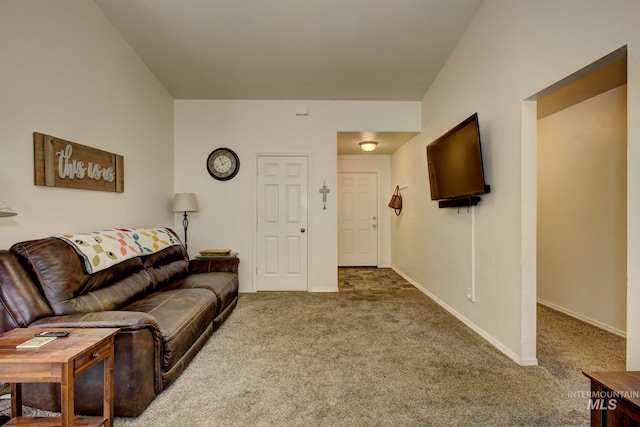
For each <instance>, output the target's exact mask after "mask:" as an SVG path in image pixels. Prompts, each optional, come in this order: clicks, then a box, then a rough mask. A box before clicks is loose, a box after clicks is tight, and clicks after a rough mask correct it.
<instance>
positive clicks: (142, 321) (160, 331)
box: [0, 230, 238, 417]
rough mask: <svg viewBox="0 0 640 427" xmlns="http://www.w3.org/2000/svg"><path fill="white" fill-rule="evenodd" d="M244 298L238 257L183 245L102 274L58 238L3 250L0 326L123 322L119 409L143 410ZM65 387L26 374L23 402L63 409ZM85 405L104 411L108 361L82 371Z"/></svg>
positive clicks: (78, 400) (79, 388) (79, 390)
mask: <svg viewBox="0 0 640 427" xmlns="http://www.w3.org/2000/svg"><path fill="white" fill-rule="evenodd" d="M169 231H170V230H169ZM172 233H173V232H172ZM237 300H238V259H237V258H226V259H194V260H189V258H188V254H187V253H186V251H185V249H184V247H183V246H182V245H176V246H169V247H167V248H165V249H162V250H161V251H159V252H156V253H153V254H150V255H141V256H136V257H135V258H131V259H128V260H126V261H123V262H120V263H118V264H115V265H113V266H111V267H109V268H107V269H105V270H102V271H99V272H96V273H93V274H88V273H87V272H86V269H85V265H84V262H83V260H82V258H81V257H80V256H79V255H78V253H77V252H76V251H75V250H74V249H73V248H72V247H71V246H69V245H68V244H67V243H65V242H63V241H62V240H59V239H57V238H43V239H39V240H31V241H25V242H20V243H16V244H15V245H13V246H12V247H11V248H10V249H9V250H8V251H7V250H0V332H4V331H7V330H10V329H13V328H25V327H56V328H114V327H115V328H120V332H119V333H118V334H117V335H116V337H115V367H114V383H115V414H116V415H117V416H125V417H133V416H138V415H140V414H141V413H142V412H143V411H144V409H145V408H146V407H147V406H148V405H149V403H151V401H152V400H153V399H154V397H155V396H156V395H157V394H158V393H160V392H161V391H162V390H163V389H165V388H166V387H168V386H169V385H170V384H171V383H173V382H174V381H175V379H176V378H177V377H178V376H179V375H180V373H181V372H182V371H183V370H184V369H185V368H186V366H187V365H188V364H189V362H190V361H191V360H192V359H193V357H194V356H195V355H196V354H197V353H198V351H199V350H200V349H201V348H202V347H203V345H204V344H205V343H206V341H207V340H208V338H209V337H210V336H211V334H212V333H213V332H214V331H215V330H216V329H217V328H218V327H219V326H220V325H221V324H222V322H224V320H225V319H226V318H227V317H228V316H229V315H230V313H231V312H232V311H233V309H234V308H235V306H236V304H237ZM72 333H73V332H72ZM61 339H64V338H61ZM59 393H60V386H59V385H57V384H47V383H44V384H24V385H23V403H24V404H25V405H29V406H32V407H36V408H41V409H46V410H52V411H59V410H60V394H59ZM75 411H76V413H77V414H83V415H93V414H100V413H102V364H101V363H100V364H98V365H96V366H94V367H93V368H91V369H89V370H88V371H86V372H84V373H82V374H80V375H79V376H78V377H77V379H76V383H75Z"/></svg>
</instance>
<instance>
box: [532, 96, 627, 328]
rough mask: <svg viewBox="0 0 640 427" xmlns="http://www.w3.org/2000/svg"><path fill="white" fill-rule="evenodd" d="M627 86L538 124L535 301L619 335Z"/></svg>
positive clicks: (624, 289) (624, 271)
mask: <svg viewBox="0 0 640 427" xmlns="http://www.w3.org/2000/svg"><path fill="white" fill-rule="evenodd" d="M626 93H627V86H626V85H623V86H620V87H617V88H615V89H612V90H609V91H607V92H605V93H603V94H601V95H598V96H595V97H593V98H590V99H588V100H586V101H583V102H580V103H578V104H576V105H573V106H571V107H569V108H566V109H564V110H562V111H559V112H557V113H555V114H552V115H550V116H547V117H545V118H543V119H540V120H538V155H537V159H538V256H537V265H538V271H537V281H538V300H539V302H541V303H543V304H546V305H548V306H550V307H552V308H555V309H557V310H560V311H562V312H565V313H567V314H570V315H573V316H575V317H578V318H580V319H582V320H584V321H587V322H589V323H592V324H594V325H596V326H599V327H601V328H603V329H606V330H609V331H611V332H614V333H616V334H618V335H622V336H624V335H625V334H626V329H627V328H626V322H627V317H626V314H627V310H626V298H627V280H626V276H627V269H626V267H627V265H626V262H627V258H626V249H627V239H626V234H627V221H626V214H627V194H626V180H627V167H626V153H627V126H626V121H627V110H626V106H627V97H626Z"/></svg>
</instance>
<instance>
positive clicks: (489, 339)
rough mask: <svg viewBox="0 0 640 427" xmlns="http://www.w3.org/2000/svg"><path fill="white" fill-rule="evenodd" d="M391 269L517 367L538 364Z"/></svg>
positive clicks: (534, 359)
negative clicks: (517, 352)
mask: <svg viewBox="0 0 640 427" xmlns="http://www.w3.org/2000/svg"><path fill="white" fill-rule="evenodd" d="M391 268H392V269H393V270H394V271H395V272H396V273H398V274H399V275H400V276H402V277H403V278H404V279H405V280H406V281H407V282H409V283H411V284H412V285H413V286H415V287H416V288H418V289H419V290H420V291H421V292H422V293H423V294H425V295H426V296H428V297H429V298H431V299H432V300H433V301H435V302H436V303H437V304H438V305H439V306H440V307H442V308H444V309H445V310H447V311H448V312H449V313H451V314H452V315H454V316H455V317H456V318H457V319H458V320H460V321H461V322H462V323H464V324H465V325H466V326H468V327H469V328H471V330H472V331H474V332H475V333H476V334H478V335H480V336H481V337H482V338H484V339H485V340H486V341H487V342H489V344H491V345H492V346H494V347H495V348H496V349H498V350H499V351H500V352H502V353H503V354H504V355H505V356H507V357H508V358H509V359H511V360H513V361H514V362H516V363H517V364H518V365H521V366H536V365H537V364H538V359H536V358H524V359H523V358H522V357H520V355H518V354H516V353H514V352H513V351H511V349H509V348H507V347H505V346H504V345H503V344H502V343H501V342H500V341H498V340H497V339H495V338H494V337H493V336H492V335H491V334H489V333H487V332H486V331H485V330H484V329H482V328H480V327H479V326H478V325H476V324H475V323H473V322H472V321H471V320H469V319H467V318H466V317H465V316H463V315H462V314H461V313H459V312H458V311H456V310H455V309H454V308H453V307H451V306H449V305H448V304H446V303H445V302H444V301H442V300H441V299H440V298H438V297H436V296H435V295H434V294H432V293H431V292H429V291H428V290H426V289H425V288H423V287H422V286H421V285H420V284H419V283H417V282H415V281H414V280H413V279H411V278H410V277H409V276H407V275H406V274H404V273H403V272H402V271H400V270H399V269H398V268H396V267H394V266H392V267H391Z"/></svg>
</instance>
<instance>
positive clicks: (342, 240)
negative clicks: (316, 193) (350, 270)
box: [338, 172, 378, 267]
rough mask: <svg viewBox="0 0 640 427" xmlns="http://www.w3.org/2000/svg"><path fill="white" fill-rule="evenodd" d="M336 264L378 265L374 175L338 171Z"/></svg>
mask: <svg viewBox="0 0 640 427" xmlns="http://www.w3.org/2000/svg"><path fill="white" fill-rule="evenodd" d="M338 230H339V231H338V265H339V266H341V267H355V266H374V267H376V266H377V265H378V175H377V173H375V172H340V173H338Z"/></svg>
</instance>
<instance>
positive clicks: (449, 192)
mask: <svg viewBox="0 0 640 427" xmlns="http://www.w3.org/2000/svg"><path fill="white" fill-rule="evenodd" d="M427 167H428V168H429V185H430V187H431V200H439V201H440V202H439V206H440V207H441V208H445V207H456V206H471V205H477V204H478V202H479V201H480V197H479V195H480V194H484V193H488V192H489V191H491V188H490V186H489V185H487V184H485V182H484V168H483V165H482V149H481V146H480V127H479V125H478V113H475V114H473V115H472V116H471V117H469V118H468V119H466V120H465V121H463V122H462V123H460V124H459V125H457V126H456V127H454V128H453V129H451V130H450V131H449V132H447V133H445V134H444V135H442V136H441V137H440V138H438V139H436V140H435V141H433V142H432V143H431V144H429V145H427Z"/></svg>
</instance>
